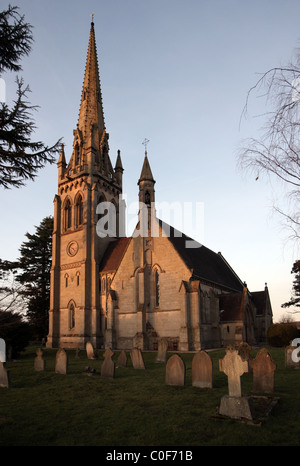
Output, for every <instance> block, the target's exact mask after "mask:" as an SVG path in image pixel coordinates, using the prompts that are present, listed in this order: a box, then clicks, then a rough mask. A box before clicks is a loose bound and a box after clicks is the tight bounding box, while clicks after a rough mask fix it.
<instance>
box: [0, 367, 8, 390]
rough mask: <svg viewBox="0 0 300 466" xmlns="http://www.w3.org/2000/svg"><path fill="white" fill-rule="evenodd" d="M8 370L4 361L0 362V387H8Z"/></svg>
mask: <svg viewBox="0 0 300 466" xmlns="http://www.w3.org/2000/svg"><path fill="white" fill-rule="evenodd" d="M9 386H10V382H9V371H8V370H7V369H6V367H5V363H4V362H0V387H4V388H9Z"/></svg>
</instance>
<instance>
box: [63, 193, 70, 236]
mask: <svg viewBox="0 0 300 466" xmlns="http://www.w3.org/2000/svg"><path fill="white" fill-rule="evenodd" d="M71 226H72V206H71V201H70V199H67V201H66V203H65V208H64V229H65V230H68V229H69V228H71Z"/></svg>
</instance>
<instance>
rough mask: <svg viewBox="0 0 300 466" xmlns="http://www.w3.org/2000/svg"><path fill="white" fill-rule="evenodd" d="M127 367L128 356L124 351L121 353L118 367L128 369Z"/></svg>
mask: <svg viewBox="0 0 300 466" xmlns="http://www.w3.org/2000/svg"><path fill="white" fill-rule="evenodd" d="M126 366H127V356H126V353H125V351H124V350H122V351H121V353H120V354H119V357H118V363H117V367H126Z"/></svg>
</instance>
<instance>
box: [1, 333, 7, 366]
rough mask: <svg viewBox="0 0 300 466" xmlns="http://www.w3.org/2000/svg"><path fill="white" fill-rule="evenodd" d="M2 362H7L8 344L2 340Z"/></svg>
mask: <svg viewBox="0 0 300 466" xmlns="http://www.w3.org/2000/svg"><path fill="white" fill-rule="evenodd" d="M0 362H6V343H5V340H3V338H0Z"/></svg>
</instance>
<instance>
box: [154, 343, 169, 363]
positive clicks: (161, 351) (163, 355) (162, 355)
mask: <svg viewBox="0 0 300 466" xmlns="http://www.w3.org/2000/svg"><path fill="white" fill-rule="evenodd" d="M167 352H168V341H167V340H166V338H160V339H159V340H158V349H157V357H156V361H155V362H158V363H159V362H162V363H165V362H166V361H167Z"/></svg>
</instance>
